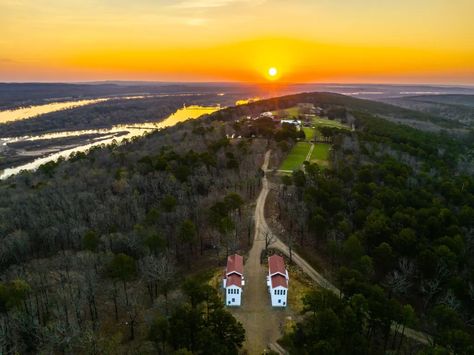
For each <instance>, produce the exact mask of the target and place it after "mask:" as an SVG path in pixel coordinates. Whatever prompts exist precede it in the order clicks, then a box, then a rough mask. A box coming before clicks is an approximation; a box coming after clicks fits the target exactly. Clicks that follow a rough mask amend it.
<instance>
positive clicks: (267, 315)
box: [230, 151, 290, 355]
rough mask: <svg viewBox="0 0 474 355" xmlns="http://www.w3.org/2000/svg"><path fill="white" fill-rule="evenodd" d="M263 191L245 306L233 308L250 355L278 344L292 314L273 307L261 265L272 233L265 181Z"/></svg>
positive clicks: (246, 269) (248, 266)
mask: <svg viewBox="0 0 474 355" xmlns="http://www.w3.org/2000/svg"><path fill="white" fill-rule="evenodd" d="M269 159H270V151H268V152H267V153H266V154H265V161H264V163H263V166H262V169H263V170H264V171H266V170H267V167H268V161H269ZM262 183H263V188H262V190H261V192H260V195H259V196H258V199H257V206H256V208H255V236H254V241H253V245H252V249H250V253H249V256H248V259H247V260H246V261H245V265H244V274H245V286H244V293H243V294H242V306H241V307H240V308H231V309H230V310H231V311H232V313H233V314H234V316H235V317H236V318H237V319H238V320H239V321H240V322H241V323H242V324H243V326H244V328H245V334H246V340H245V343H244V349H245V350H247V351H248V353H249V354H251V355H253V354H256V355H257V354H258V355H260V354H262V353H263V351H264V350H265V349H266V348H267V347H268V345H269V344H270V343H275V342H276V340H277V339H278V338H279V337H280V336H281V335H282V333H281V330H280V329H281V328H282V325H283V324H284V321H285V317H287V316H288V315H290V311H289V310H288V309H278V308H273V307H272V306H271V305H270V296H269V295H268V291H267V286H266V275H267V272H268V271H267V268H266V267H265V266H263V265H261V264H260V254H261V252H262V250H263V249H264V248H265V239H264V234H263V233H264V232H265V231H267V230H268V226H267V224H266V222H265V218H264V215H263V211H264V208H263V206H264V205H265V200H266V198H267V194H268V182H267V179H266V178H265V177H264V178H263V179H262Z"/></svg>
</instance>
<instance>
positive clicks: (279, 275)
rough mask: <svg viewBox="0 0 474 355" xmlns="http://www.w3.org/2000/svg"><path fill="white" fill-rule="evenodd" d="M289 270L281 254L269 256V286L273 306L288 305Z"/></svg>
mask: <svg viewBox="0 0 474 355" xmlns="http://www.w3.org/2000/svg"><path fill="white" fill-rule="evenodd" d="M288 280H289V277H288V270H286V268H285V261H284V260H283V258H282V257H281V256H279V255H272V256H270V257H269V258H268V276H267V286H268V292H269V293H270V298H271V301H272V306H273V307H286V304H287V299H288Z"/></svg>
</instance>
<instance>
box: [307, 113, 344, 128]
mask: <svg viewBox="0 0 474 355" xmlns="http://www.w3.org/2000/svg"><path fill="white" fill-rule="evenodd" d="M313 124H314V125H315V126H316V128H317V127H335V128H341V129H349V127H347V126H346V125H344V124H342V123H341V122H339V121H334V120H330V119H327V118H322V117H319V116H316V117H314V118H313Z"/></svg>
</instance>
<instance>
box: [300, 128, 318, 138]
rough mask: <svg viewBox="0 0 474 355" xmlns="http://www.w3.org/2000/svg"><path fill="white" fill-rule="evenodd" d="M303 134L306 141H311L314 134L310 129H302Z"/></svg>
mask: <svg viewBox="0 0 474 355" xmlns="http://www.w3.org/2000/svg"><path fill="white" fill-rule="evenodd" d="M303 132H304V135H305V136H306V140H307V141H311V140H312V139H313V138H314V135H315V133H316V132H315V131H314V128H312V127H303Z"/></svg>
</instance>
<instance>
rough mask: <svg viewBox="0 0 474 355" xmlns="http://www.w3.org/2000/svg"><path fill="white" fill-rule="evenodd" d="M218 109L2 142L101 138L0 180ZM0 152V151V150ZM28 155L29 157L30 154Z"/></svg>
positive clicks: (2, 141)
mask: <svg viewBox="0 0 474 355" xmlns="http://www.w3.org/2000/svg"><path fill="white" fill-rule="evenodd" d="M219 109H220V106H189V107H183V108H182V109H179V110H177V111H176V112H175V113H173V114H171V115H170V116H168V117H167V118H166V119H164V120H162V121H159V122H152V123H137V124H128V125H116V126H114V127H112V128H110V129H94V130H81V131H66V132H55V133H47V134H42V135H37V136H24V137H12V138H1V139H0V146H2V145H3V146H5V145H7V144H8V143H14V142H21V141H35V140H42V139H57V138H64V137H74V136H81V135H86V134H101V135H102V136H101V137H97V138H96V139H95V140H94V141H93V142H91V143H87V144H82V145H79V146H76V147H74V148H70V149H64V150H61V151H59V152H57V153H54V154H50V155H48V156H45V157H41V158H38V159H35V160H33V161H32V162H29V163H26V164H23V165H20V166H17V167H12V168H7V169H5V170H3V171H2V172H0V179H6V178H7V177H9V176H11V175H14V174H17V173H19V172H20V171H21V170H35V169H37V168H38V167H39V166H40V165H42V164H44V163H47V162H49V161H55V160H57V159H58V158H60V157H62V158H68V157H69V156H70V155H71V153H74V152H85V151H87V150H88V149H90V148H92V147H95V146H98V145H101V144H110V143H112V141H113V140H116V141H117V143H121V142H123V140H124V139H131V138H134V137H137V136H141V135H143V134H146V133H149V132H151V131H153V130H156V129H163V128H166V127H171V126H174V125H175V124H177V123H179V122H183V121H186V120H187V119H194V118H198V117H200V116H202V115H204V114H210V113H213V112H215V111H217V110H219ZM0 151H1V147H0ZM29 154H31V153H29Z"/></svg>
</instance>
